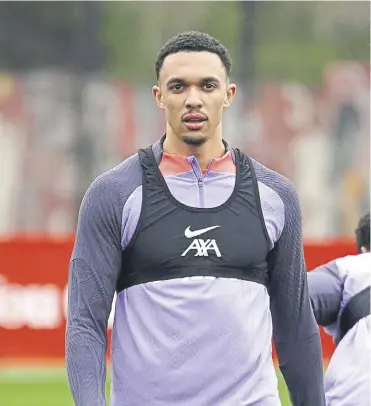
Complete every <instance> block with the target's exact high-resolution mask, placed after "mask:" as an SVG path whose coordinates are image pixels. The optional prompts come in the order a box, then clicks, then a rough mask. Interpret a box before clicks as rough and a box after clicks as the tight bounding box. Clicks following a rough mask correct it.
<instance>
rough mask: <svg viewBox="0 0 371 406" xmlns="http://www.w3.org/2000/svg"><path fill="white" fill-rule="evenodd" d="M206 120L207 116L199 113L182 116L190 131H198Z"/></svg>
mask: <svg viewBox="0 0 371 406" xmlns="http://www.w3.org/2000/svg"><path fill="white" fill-rule="evenodd" d="M206 120H207V118H206V117H205V116H204V115H203V114H200V113H189V114H186V115H185V116H184V117H183V122H184V125H185V127H186V128H187V129H188V130H190V131H199V130H200V129H201V128H202V127H203V126H204V124H205V121H206Z"/></svg>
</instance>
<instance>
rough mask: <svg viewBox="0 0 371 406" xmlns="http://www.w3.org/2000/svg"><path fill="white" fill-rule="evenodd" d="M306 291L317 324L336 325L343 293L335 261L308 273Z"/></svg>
mask: <svg viewBox="0 0 371 406" xmlns="http://www.w3.org/2000/svg"><path fill="white" fill-rule="evenodd" d="M308 289H309V296H310V300H311V303H312V308H313V312H314V316H315V318H316V320H317V323H318V324H319V325H321V326H324V327H326V326H329V325H331V324H333V323H336V321H337V317H338V314H339V310H340V304H341V298H342V293H343V281H342V279H341V278H340V275H339V272H338V269H337V265H336V260H334V261H331V262H329V263H327V264H325V265H321V266H319V267H318V268H315V269H314V270H313V271H311V272H308Z"/></svg>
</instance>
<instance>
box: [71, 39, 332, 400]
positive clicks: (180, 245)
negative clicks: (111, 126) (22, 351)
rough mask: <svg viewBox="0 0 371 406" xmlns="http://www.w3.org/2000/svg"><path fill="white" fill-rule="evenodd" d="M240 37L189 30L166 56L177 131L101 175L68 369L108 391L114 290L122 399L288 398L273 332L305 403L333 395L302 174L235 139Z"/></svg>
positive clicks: (81, 392) (165, 76)
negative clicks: (303, 211) (326, 379)
mask: <svg viewBox="0 0 371 406" xmlns="http://www.w3.org/2000/svg"><path fill="white" fill-rule="evenodd" d="M230 72H231V60H230V57H229V54H228V51H227V50H226V48H225V47H224V46H222V45H221V44H220V43H219V42H218V41H217V40H216V39H215V38H212V37H210V36H209V35H207V34H204V33H199V32H187V33H182V34H179V35H177V36H176V37H174V38H172V39H170V40H169V41H168V42H167V43H166V44H165V45H164V47H163V48H162V49H161V50H160V52H159V54H158V57H157V61H156V74H157V85H156V86H154V88H153V95H154V98H155V100H156V103H157V104H158V106H159V107H160V108H161V109H163V110H164V112H165V116H166V122H167V125H166V135H165V136H164V137H162V139H161V140H160V141H158V142H156V143H155V144H154V145H152V146H150V147H149V148H147V149H144V150H140V151H139V152H138V154H135V155H133V156H132V157H130V158H128V159H127V160H125V161H124V162H123V163H121V164H120V165H119V166H117V167H116V168H114V169H112V170H111V171H109V172H107V173H105V174H103V175H101V176H100V177H98V179H96V180H95V181H94V182H93V184H92V185H91V186H90V188H89V190H88V191H87V193H86V196H85V198H84V200H83V202H82V206H81V210H80V215H79V222H78V229H77V235H76V243H75V247H74V251H73V255H72V259H71V264H70V276H69V313H68V326H67V336H66V338H67V348H66V350H67V369H68V375H69V381H70V386H71V390H72V393H73V396H74V399H75V403H76V405H78V406H102V405H104V404H105V400H104V382H105V361H106V358H105V354H106V347H107V338H106V328H107V319H108V316H109V313H110V309H111V303H112V297H113V295H114V292H115V290H116V291H117V294H118V296H117V302H116V308H115V322H114V327H113V337H112V368H113V373H112V388H111V405H112V406H118V405H125V406H129V405H146V406H166V405H169V406H170V405H171V406H175V405H176V406H222V405H225V406H237V405H241V406H242V405H245V406H247V405H250V406H252V405H254V406H257V405H259V406H278V405H280V400H279V396H278V391H277V379H276V374H275V369H274V365H273V362H272V353H271V351H272V348H271V338H272V321H273V337H274V340H275V344H276V347H277V351H278V357H279V362H280V366H281V370H282V372H283V375H284V377H285V379H286V382H287V385H288V387H289V390H290V392H291V396H292V402H293V405H295V406H299V405H300V406H304V405H305V406H321V405H324V392H323V375H322V354H321V346H320V339H319V332H318V326H317V325H316V322H315V319H314V316H313V313H312V309H311V306H310V300H309V296H308V291H307V280H306V269H305V264H304V258H303V247H302V240H301V215H300V208H299V202H298V198H297V195H296V192H295V189H294V186H293V185H292V183H290V182H289V181H288V180H287V179H285V178H284V177H283V176H281V175H279V174H277V173H275V172H273V171H271V170H269V169H267V168H265V167H264V166H263V165H261V164H259V163H258V162H256V161H252V160H251V159H250V158H248V157H247V156H246V155H244V154H243V153H241V152H239V151H238V150H234V149H233V148H231V147H229V146H228V145H227V143H226V142H225V141H224V140H223V138H222V116H223V112H224V110H225V109H226V108H227V107H228V106H229V105H230V103H231V102H232V99H233V96H234V94H235V92H236V86H235V85H234V84H232V83H231V82H230Z"/></svg>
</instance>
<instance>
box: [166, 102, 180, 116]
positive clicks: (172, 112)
mask: <svg viewBox="0 0 371 406" xmlns="http://www.w3.org/2000/svg"><path fill="white" fill-rule="evenodd" d="M165 106H166V109H165V114H166V117H167V118H168V119H169V120H171V119H173V120H174V119H177V118H179V115H180V114H181V113H182V111H183V104H182V101H181V100H179V99H176V100H173V99H167V100H166V101H165Z"/></svg>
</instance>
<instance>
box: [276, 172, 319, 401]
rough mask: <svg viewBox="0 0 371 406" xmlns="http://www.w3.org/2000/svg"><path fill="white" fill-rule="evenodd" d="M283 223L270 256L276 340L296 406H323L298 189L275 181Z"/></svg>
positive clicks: (281, 362)
mask: <svg viewBox="0 0 371 406" xmlns="http://www.w3.org/2000/svg"><path fill="white" fill-rule="evenodd" d="M275 187H276V190H277V193H278V194H279V195H280V197H281V199H282V201H283V203H284V207H285V224H284V228H283V230H282V233H281V236H280V238H279V240H278V241H277V242H276V244H275V246H274V248H273V250H272V251H271V253H270V255H269V258H268V270H269V294H270V298H271V314H272V320H273V338H274V342H275V346H276V350H277V355H278V360H279V365H280V369H281V372H282V374H283V376H284V378H285V381H286V384H287V387H288V390H289V392H290V397H291V402H292V404H293V405H294V406H322V405H323V406H324V405H325V395H324V388H323V365H322V349H321V341H320V335H319V329H318V326H317V323H316V321H315V318H314V315H313V311H312V308H311V303H310V299H309V295H308V286H307V272H306V266H305V262H304V255H303V244H302V226H301V211H300V205H299V200H298V197H297V193H296V190H295V188H294V185H293V184H292V183H291V182H289V181H288V180H287V179H286V178H284V177H282V178H281V181H280V182H277V181H275Z"/></svg>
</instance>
